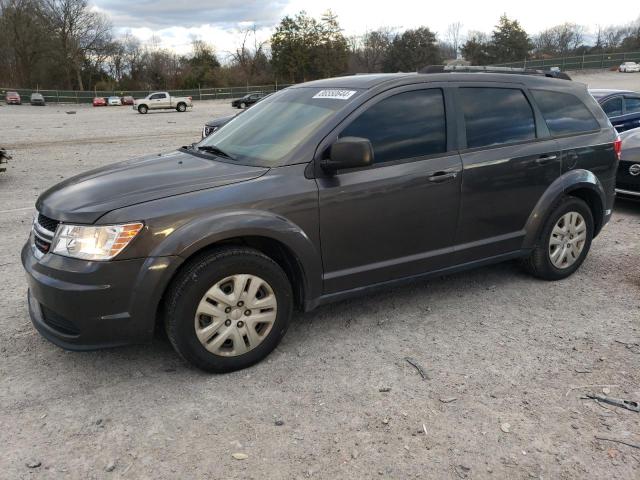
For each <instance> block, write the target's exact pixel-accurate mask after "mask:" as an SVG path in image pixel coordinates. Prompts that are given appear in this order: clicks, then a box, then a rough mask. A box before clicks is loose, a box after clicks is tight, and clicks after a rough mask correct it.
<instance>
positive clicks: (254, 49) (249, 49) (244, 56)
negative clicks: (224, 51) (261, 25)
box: [231, 25, 269, 84]
mask: <svg viewBox="0 0 640 480" xmlns="http://www.w3.org/2000/svg"><path fill="white" fill-rule="evenodd" d="M243 33H244V35H243V39H242V43H241V44H240V46H239V47H238V48H236V50H235V52H233V53H232V54H231V58H232V63H233V64H234V65H235V66H236V67H237V68H238V69H239V70H240V71H241V72H242V76H243V77H244V78H243V81H244V83H247V84H249V83H251V82H253V80H254V78H255V77H257V76H258V75H260V74H261V73H265V72H267V71H268V70H269V58H268V57H267V54H266V52H265V50H266V48H267V45H268V42H266V41H259V40H258V36H257V34H256V26H255V25H253V26H251V27H249V28H247V29H245V30H244V32H243Z"/></svg>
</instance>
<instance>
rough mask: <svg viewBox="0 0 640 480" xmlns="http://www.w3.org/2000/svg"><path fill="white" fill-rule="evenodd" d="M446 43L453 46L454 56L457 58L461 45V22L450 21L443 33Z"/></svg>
mask: <svg viewBox="0 0 640 480" xmlns="http://www.w3.org/2000/svg"><path fill="white" fill-rule="evenodd" d="M445 38H446V40H447V43H448V44H449V45H451V48H453V51H454V54H455V58H458V53H460V47H461V46H462V22H454V23H450V24H449V26H448V27H447V33H446V34H445Z"/></svg>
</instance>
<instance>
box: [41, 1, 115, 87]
mask: <svg viewBox="0 0 640 480" xmlns="http://www.w3.org/2000/svg"><path fill="white" fill-rule="evenodd" d="M42 16H43V18H44V19H45V20H46V21H47V22H49V24H50V27H51V31H52V32H53V33H54V34H55V37H56V40H57V45H56V47H57V48H56V50H55V51H56V52H57V53H58V55H59V56H60V61H62V62H64V63H63V65H65V67H66V68H65V70H66V80H67V83H68V85H71V84H72V77H73V75H75V77H76V82H77V85H78V88H79V89H80V90H84V85H83V82H82V75H81V73H82V72H81V71H82V64H83V62H84V61H85V59H87V58H88V57H90V56H94V55H98V54H102V52H103V51H104V50H105V49H107V48H108V47H109V44H110V43H111V39H112V37H111V24H110V22H109V21H108V20H107V18H106V17H105V16H104V15H103V14H101V13H98V12H95V11H93V10H91V9H90V8H89V5H88V3H87V1H86V0H44V1H43V2H42Z"/></svg>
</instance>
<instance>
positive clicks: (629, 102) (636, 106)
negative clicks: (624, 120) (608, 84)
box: [624, 97, 640, 113]
mask: <svg viewBox="0 0 640 480" xmlns="http://www.w3.org/2000/svg"><path fill="white" fill-rule="evenodd" d="M624 103H625V106H626V107H627V113H640V98H638V97H625V99H624Z"/></svg>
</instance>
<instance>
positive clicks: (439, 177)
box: [427, 171, 458, 183]
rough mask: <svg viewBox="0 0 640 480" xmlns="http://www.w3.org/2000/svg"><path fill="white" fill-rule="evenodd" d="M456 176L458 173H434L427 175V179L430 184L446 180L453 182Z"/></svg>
mask: <svg viewBox="0 0 640 480" xmlns="http://www.w3.org/2000/svg"><path fill="white" fill-rule="evenodd" d="M457 176H458V172H444V171H442V172H435V173H433V174H431V175H429V177H427V178H428V179H429V181H430V182H433V183H441V182H446V181H448V180H453V179H454V178H456V177H457Z"/></svg>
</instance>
